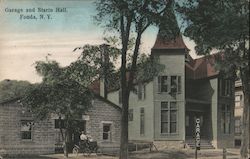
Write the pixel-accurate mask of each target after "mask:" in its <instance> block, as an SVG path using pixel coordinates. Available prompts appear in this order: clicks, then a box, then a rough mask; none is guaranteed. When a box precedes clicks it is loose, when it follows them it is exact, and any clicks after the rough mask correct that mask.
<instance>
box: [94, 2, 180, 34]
mask: <svg viewBox="0 0 250 159" xmlns="http://www.w3.org/2000/svg"><path fill="white" fill-rule="evenodd" d="M95 4H96V7H97V10H98V14H97V15H96V16H95V20H96V22H97V23H98V24H100V25H103V26H104V27H106V28H107V30H108V31H114V32H122V30H121V23H120V21H121V17H122V16H123V17H124V19H125V23H124V24H125V25H126V24H128V23H129V21H131V22H132V23H133V25H131V28H130V29H129V30H130V31H131V32H135V33H138V32H143V31H145V30H146V29H147V28H148V27H149V26H150V25H155V26H161V27H162V28H165V29H164V31H163V32H162V34H164V36H165V37H170V38H173V37H176V36H177V35H178V34H179V28H178V26H177V23H176V19H175V15H174V11H173V6H174V1H172V0H170V1H166V0H157V1H150V0H130V1H124V0H110V1H106V0H97V1H96V2H95ZM122 27H123V26H122ZM127 29H128V28H127Z"/></svg>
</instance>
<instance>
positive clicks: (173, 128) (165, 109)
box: [161, 102, 177, 134]
mask: <svg viewBox="0 0 250 159" xmlns="http://www.w3.org/2000/svg"><path fill="white" fill-rule="evenodd" d="M176 132H177V104H176V102H170V104H169V103H168V102H162V103H161V133H168V134H172V133H176Z"/></svg>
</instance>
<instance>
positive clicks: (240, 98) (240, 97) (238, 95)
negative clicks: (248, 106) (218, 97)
mask: <svg viewBox="0 0 250 159" xmlns="http://www.w3.org/2000/svg"><path fill="white" fill-rule="evenodd" d="M237 97H239V100H237V99H238V98H237ZM234 102H235V108H241V107H242V106H243V95H242V94H236V95H235V101H234ZM238 104H239V105H238Z"/></svg>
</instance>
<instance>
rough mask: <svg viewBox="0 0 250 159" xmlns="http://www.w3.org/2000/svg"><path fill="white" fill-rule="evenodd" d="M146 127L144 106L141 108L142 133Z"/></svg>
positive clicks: (142, 133)
mask: <svg viewBox="0 0 250 159" xmlns="http://www.w3.org/2000/svg"><path fill="white" fill-rule="evenodd" d="M144 129H145V112H144V108H141V110H140V134H141V135H144Z"/></svg>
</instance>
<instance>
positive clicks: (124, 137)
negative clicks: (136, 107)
mask: <svg viewBox="0 0 250 159" xmlns="http://www.w3.org/2000/svg"><path fill="white" fill-rule="evenodd" d="M124 18H125V17H124V16H123V15H122V16H121V19H120V28H121V38H122V52H121V54H122V56H121V60H122V61H121V90H122V116H121V139H120V142H121V143H120V156H119V159H128V96H129V94H128V93H127V92H128V91H127V80H126V60H127V59H126V58H127V50H128V41H129V33H130V26H131V20H132V19H131V18H132V17H127V24H125V20H124Z"/></svg>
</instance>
